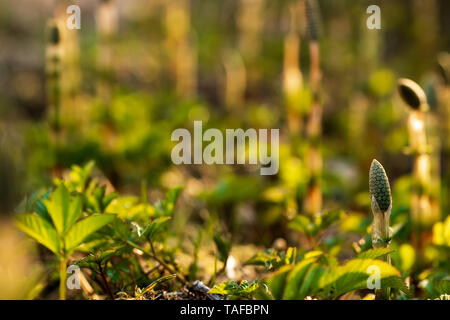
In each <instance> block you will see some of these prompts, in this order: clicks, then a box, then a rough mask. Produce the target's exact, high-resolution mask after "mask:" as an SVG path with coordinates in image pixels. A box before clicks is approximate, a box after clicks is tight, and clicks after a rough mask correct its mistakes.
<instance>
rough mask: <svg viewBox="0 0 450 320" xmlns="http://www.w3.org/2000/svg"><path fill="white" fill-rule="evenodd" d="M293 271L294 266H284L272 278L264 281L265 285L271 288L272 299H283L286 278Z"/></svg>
mask: <svg viewBox="0 0 450 320" xmlns="http://www.w3.org/2000/svg"><path fill="white" fill-rule="evenodd" d="M291 269H292V266H283V267H281V268H280V269H279V270H278V271H276V272H274V273H273V274H272V276H270V277H269V278H267V279H264V283H265V284H266V285H267V287H268V288H269V290H270V292H271V294H272V297H273V298H274V299H275V300H280V299H282V298H283V292H284V288H285V286H286V278H287V276H288V274H289V272H290V271H291Z"/></svg>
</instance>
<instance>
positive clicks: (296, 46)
mask: <svg viewBox="0 0 450 320" xmlns="http://www.w3.org/2000/svg"><path fill="white" fill-rule="evenodd" d="M301 3H302V4H303V2H301ZM297 14H298V12H297V10H296V7H295V6H294V5H293V4H291V6H290V7H289V18H290V19H289V23H290V24H289V32H288V33H287V35H286V37H285V38H284V57H283V93H284V97H285V98H284V99H285V103H286V113H287V124H288V130H289V135H290V139H291V140H292V139H294V138H295V137H298V136H299V135H300V134H301V129H302V122H303V119H302V110H301V107H302V106H301V103H300V102H301V97H300V95H301V93H302V92H301V91H302V88H303V76H302V72H301V69H300V65H299V59H300V36H299V32H298V30H297V29H298V18H297Z"/></svg>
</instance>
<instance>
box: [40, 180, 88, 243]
mask: <svg viewBox="0 0 450 320" xmlns="http://www.w3.org/2000/svg"><path fill="white" fill-rule="evenodd" d="M44 203H45V205H46V206H47V210H48V213H49V215H50V217H51V218H52V221H53V224H54V225H55V228H56V231H57V232H58V234H59V235H65V234H66V232H67V231H68V230H69V229H70V227H71V226H72V225H73V224H74V223H75V221H77V219H78V218H79V217H80V216H81V213H82V211H81V209H82V208H81V198H80V197H75V198H74V199H70V195H69V191H68V190H67V189H66V187H65V186H64V185H63V184H60V185H59V186H58V187H57V188H56V190H55V191H54V192H53V194H52V195H51V196H50V200H44Z"/></svg>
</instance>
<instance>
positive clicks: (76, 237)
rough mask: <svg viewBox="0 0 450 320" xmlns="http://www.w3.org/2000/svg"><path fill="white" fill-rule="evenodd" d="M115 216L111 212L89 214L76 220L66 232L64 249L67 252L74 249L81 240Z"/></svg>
mask: <svg viewBox="0 0 450 320" xmlns="http://www.w3.org/2000/svg"><path fill="white" fill-rule="evenodd" d="M114 218H115V216H114V215H111V214H102V215H94V216H90V217H88V218H86V219H83V220H81V221H79V222H77V223H76V224H75V225H74V226H73V227H72V228H71V229H70V230H69V232H68V233H67V236H66V239H65V245H66V251H67V252H68V253H70V252H72V251H73V250H75V248H76V247H77V246H78V245H79V244H80V243H81V242H83V240H84V239H85V238H86V237H87V236H89V235H90V234H92V233H94V232H95V231H97V230H98V229H100V228H101V227H103V226H105V225H106V224H108V223H110V222H112V221H113V220H114Z"/></svg>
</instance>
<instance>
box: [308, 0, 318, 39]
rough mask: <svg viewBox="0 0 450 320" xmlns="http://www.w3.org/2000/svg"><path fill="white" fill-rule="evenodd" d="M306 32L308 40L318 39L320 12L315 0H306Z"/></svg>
mask: <svg viewBox="0 0 450 320" xmlns="http://www.w3.org/2000/svg"><path fill="white" fill-rule="evenodd" d="M305 4H306V23H307V24H306V34H307V36H308V38H309V39H310V40H316V41H317V40H318V39H319V36H320V12H319V4H318V3H317V1H316V0H306V3H305Z"/></svg>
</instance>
